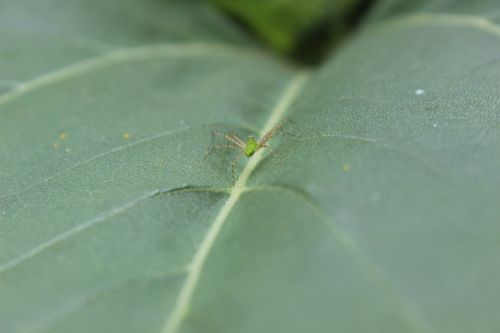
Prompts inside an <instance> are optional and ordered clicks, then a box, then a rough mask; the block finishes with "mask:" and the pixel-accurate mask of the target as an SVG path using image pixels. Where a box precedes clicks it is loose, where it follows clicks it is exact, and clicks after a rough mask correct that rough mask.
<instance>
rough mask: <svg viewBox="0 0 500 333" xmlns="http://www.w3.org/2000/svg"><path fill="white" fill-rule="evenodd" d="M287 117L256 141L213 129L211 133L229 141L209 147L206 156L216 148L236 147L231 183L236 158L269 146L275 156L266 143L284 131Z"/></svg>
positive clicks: (234, 171) (252, 138)
mask: <svg viewBox="0 0 500 333" xmlns="http://www.w3.org/2000/svg"><path fill="white" fill-rule="evenodd" d="M289 121H290V120H289V119H285V120H283V121H281V122H280V123H279V124H278V125H276V126H274V127H273V128H272V129H270V130H269V131H268V132H267V133H266V134H264V136H263V137H262V138H261V139H260V140H259V141H258V142H257V141H256V140H255V138H254V137H253V136H252V135H250V136H249V137H248V138H247V141H246V142H245V141H243V140H242V139H241V138H240V137H239V136H237V135H236V134H234V133H223V132H219V131H213V132H212V133H213V135H216V136H220V137H222V138H224V139H226V140H227V141H229V142H230V144H224V145H216V146H214V147H212V149H210V151H209V152H208V153H207V155H206V156H208V155H210V154H212V153H213V152H214V151H216V150H218V149H238V150H239V151H240V153H239V154H238V155H237V156H236V157H235V158H234V159H233V161H232V162H231V169H232V173H233V183H234V181H235V179H236V163H238V160H239V159H240V158H241V157H242V156H243V155H245V156H246V157H248V158H250V157H252V156H253V155H254V154H255V153H256V152H258V151H259V150H260V149H262V148H269V150H270V151H271V153H272V154H273V155H274V156H276V153H275V152H274V150H273V149H272V148H271V146H269V145H268V144H267V142H268V141H269V140H271V138H272V137H274V136H276V135H279V134H282V133H284V130H283V126H284V125H285V124H286V123H287V122H289Z"/></svg>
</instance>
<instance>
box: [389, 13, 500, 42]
mask: <svg viewBox="0 0 500 333" xmlns="http://www.w3.org/2000/svg"><path fill="white" fill-rule="evenodd" d="M382 25H383V26H401V25H404V26H415V25H416V26H448V27H469V28H473V29H477V30H480V31H483V32H487V33H489V34H492V35H495V36H497V37H500V26H498V25H497V24H495V23H493V22H491V21H490V20H488V19H486V18H483V17H478V16H471V15H459V14H415V15H410V16H405V17H402V18H397V19H395V20H394V21H391V22H389V23H386V24H382Z"/></svg>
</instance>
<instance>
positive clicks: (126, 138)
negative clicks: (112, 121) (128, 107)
mask: <svg viewBox="0 0 500 333" xmlns="http://www.w3.org/2000/svg"><path fill="white" fill-rule="evenodd" d="M123 139H124V140H128V139H130V133H128V132H125V133H123Z"/></svg>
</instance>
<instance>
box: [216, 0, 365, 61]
mask: <svg viewBox="0 0 500 333" xmlns="http://www.w3.org/2000/svg"><path fill="white" fill-rule="evenodd" d="M210 1H211V2H213V3H214V4H216V5H218V6H219V7H220V8H222V9H224V10H226V11H228V12H229V13H231V14H233V15H235V16H236V17H238V18H240V19H242V20H243V21H244V22H245V23H246V24H248V25H249V26H251V27H252V28H253V29H255V31H256V32H257V33H258V34H259V35H260V36H261V37H262V38H263V39H264V40H266V41H267V42H269V44H271V45H272V46H273V47H275V48H276V49H278V50H280V51H285V52H288V51H291V50H293V49H294V47H295V46H296V44H297V42H298V40H299V39H300V37H301V35H302V34H304V33H305V32H307V31H308V30H309V29H311V28H313V27H316V26H317V25H320V24H324V23H325V22H324V21H325V19H327V18H335V19H336V20H340V19H341V18H342V16H343V15H344V14H345V13H347V12H349V10H351V9H352V8H353V7H354V5H356V3H358V2H360V1H358V0H313V1H303V0H257V1H256V0H239V1H234V0H210Z"/></svg>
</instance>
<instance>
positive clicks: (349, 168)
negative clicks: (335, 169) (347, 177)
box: [342, 164, 351, 172]
mask: <svg viewBox="0 0 500 333" xmlns="http://www.w3.org/2000/svg"><path fill="white" fill-rule="evenodd" d="M342 170H344V172H349V171H350V170H351V166H350V165H349V164H344V165H343V166H342Z"/></svg>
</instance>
